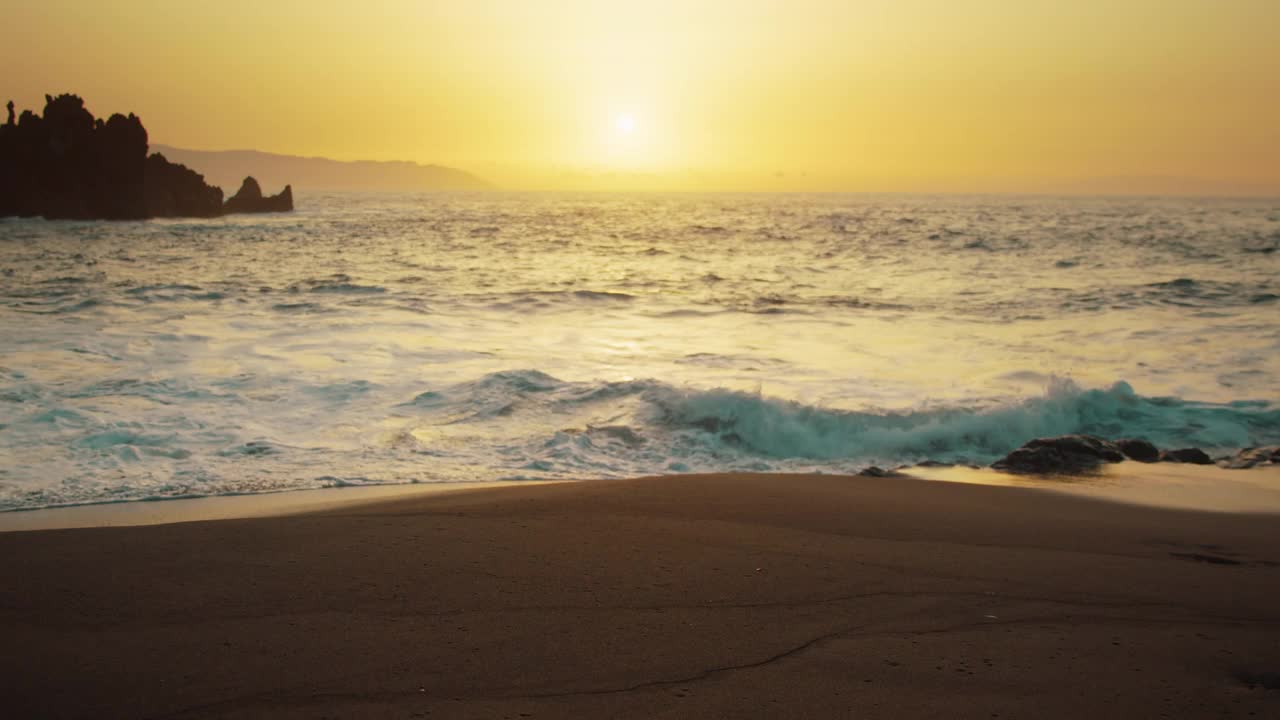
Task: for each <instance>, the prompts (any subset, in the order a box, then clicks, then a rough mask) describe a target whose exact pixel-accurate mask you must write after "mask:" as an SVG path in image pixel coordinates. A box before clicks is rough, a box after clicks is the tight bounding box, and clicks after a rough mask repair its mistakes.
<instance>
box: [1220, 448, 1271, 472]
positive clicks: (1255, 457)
mask: <svg viewBox="0 0 1280 720" xmlns="http://www.w3.org/2000/svg"><path fill="white" fill-rule="evenodd" d="M1259 465H1280V445H1268V446H1267V447H1257V448H1245V449H1244V450H1241V451H1240V452H1238V453H1236V454H1235V457H1230V458H1227V459H1226V461H1225V462H1222V466H1223V467H1226V468H1231V469H1233V470H1243V469H1246V468H1251V467H1257V466H1259Z"/></svg>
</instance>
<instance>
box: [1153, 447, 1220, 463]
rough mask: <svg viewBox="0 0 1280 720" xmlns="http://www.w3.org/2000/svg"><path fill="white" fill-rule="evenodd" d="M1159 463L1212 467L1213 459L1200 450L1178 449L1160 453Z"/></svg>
mask: <svg viewBox="0 0 1280 720" xmlns="http://www.w3.org/2000/svg"><path fill="white" fill-rule="evenodd" d="M1160 461H1161V462H1175V463H1190V464H1192V465H1212V464H1213V459H1212V458H1210V457H1209V455H1208V454H1207V453H1205V451H1203V450H1201V449H1200V448H1179V449H1177V450H1162V451H1160Z"/></svg>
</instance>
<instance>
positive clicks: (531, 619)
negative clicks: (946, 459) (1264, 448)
mask: <svg viewBox="0 0 1280 720" xmlns="http://www.w3.org/2000/svg"><path fill="white" fill-rule="evenodd" d="M1235 472H1243V471H1235ZM1277 548H1280V517H1277V516H1276V515H1260V514H1245V513H1236V514H1231V513H1223V512H1203V511H1201V512H1195V511H1188V510H1185V509H1183V510H1179V509H1170V508H1156V507H1150V506H1144V505H1138V504H1125V503H1119V502H1111V501H1105V500H1102V499H1099V498H1096V497H1085V496H1076V495H1072V494H1070V493H1066V492H1043V491H1039V490H1036V489H1032V488H1027V487H1000V486H996V485H990V484H984V485H979V484H973V483H964V482H937V481H927V480H923V479H916V478H904V477H848V476H832V475H767V474H757V475H750V474H748V475H731V474H722V475H696V476H693V475H690V476H663V477H651V478H639V479H634V480H618V481H602V482H576V483H575V482H571V483H554V484H544V485H537V486H534V485H528V484H517V485H514V486H506V487H500V488H489V489H483V490H474V491H471V492H445V493H422V494H417V495H413V496H405V497H399V498H393V499H387V500H384V501H381V502H372V503H341V504H338V505H335V506H330V507H328V508H327V509H324V510H323V511H315V512H309V513H304V514H294V515H288V516H276V517H258V518H245V519H228V520H222V521H218V522H179V523H172V524H166V525H148V526H130V527H100V528H85V529H68V530H57V531H33V532H11V533H0V573H4V574H5V576H6V577H10V578H13V581H12V582H10V583H6V584H5V585H3V586H0V633H3V634H4V635H5V636H6V637H8V638H9V639H10V643H11V647H14V648H22V651H21V652H12V653H5V654H0V674H3V676H4V677H6V678H7V679H8V680H9V682H10V687H11V688H12V690H11V691H10V693H9V697H8V698H6V707H7V708H9V711H10V712H11V713H12V714H14V716H15V717H50V718H89V717H93V718H102V717H106V718H115V717H120V718H126V717H128V718H134V717H151V718H159V717H184V718H203V717H218V718H257V717H273V718H313V717H319V716H330V717H361V718H365V717H369V718H382V717H387V718H391V717H397V718H398V717H411V716H414V715H415V714H418V715H421V716H430V717H457V718H466V717H521V716H524V717H618V718H628V717H637V718H638V717H656V716H663V717H770V718H772V717H784V718H786V717H794V718H801V717H847V716H851V715H856V716H859V717H873V718H875V717H884V718H890V717H892V718H926V717H939V716H946V717H960V718H964V717H974V718H989V717H991V716H993V715H999V716H1000V717H1046V718H1078V717H1082V716H1088V715H1095V716H1097V717H1156V716H1159V715H1160V714H1161V713H1164V714H1167V715H1169V716H1175V717H1189V718H1195V717H1249V716H1250V715H1251V714H1252V715H1253V716H1255V717H1266V716H1272V715H1274V714H1275V712H1276V710H1277V709H1280V693H1277V692H1276V691H1277V690H1280V610H1277V607H1276V604H1275V598H1276V597H1277V595H1280V551H1278V550H1277Z"/></svg>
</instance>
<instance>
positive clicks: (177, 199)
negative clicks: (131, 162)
mask: <svg viewBox="0 0 1280 720" xmlns="http://www.w3.org/2000/svg"><path fill="white" fill-rule="evenodd" d="M145 180H146V182H145V183H144V185H145V187H146V192H145V197H146V207H147V216H148V217H218V216H219V215H221V214H222V188H219V187H213V186H210V185H208V184H207V183H205V181H204V176H203V175H201V174H200V173H198V172H196V171H195V170H192V169H190V168H188V167H187V166H185V165H176V164H174V163H171V162H169V161H168V159H166V158H165V156H164V155H161V154H160V153H153V154H152V155H151V157H148V158H147V163H146V173H145Z"/></svg>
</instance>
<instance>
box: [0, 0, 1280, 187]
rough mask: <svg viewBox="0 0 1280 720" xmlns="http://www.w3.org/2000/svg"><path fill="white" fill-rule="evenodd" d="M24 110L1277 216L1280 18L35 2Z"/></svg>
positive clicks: (203, 141)
mask: <svg viewBox="0 0 1280 720" xmlns="http://www.w3.org/2000/svg"><path fill="white" fill-rule="evenodd" d="M14 5H15V7H10V8H8V9H6V10H5V11H4V13H3V15H4V18H3V20H4V22H3V25H2V26H0V62H2V63H3V67H4V72H3V77H4V81H3V83H0V89H2V90H3V91H4V92H5V93H6V94H7V95H8V96H9V97H11V98H12V99H14V100H15V101H16V102H17V103H18V105H19V107H20V108H25V107H31V108H39V107H41V106H42V105H43V96H44V94H45V93H46V92H53V93H56V92H76V93H78V94H80V95H82V96H84V97H85V98H86V101H87V103H88V105H89V107H90V109H91V110H93V111H94V112H95V113H96V114H98V115H106V114H110V113H111V112H117V111H124V112H128V111H133V112H136V113H138V114H139V115H140V116H141V117H142V119H143V121H144V122H145V123H146V125H147V128H148V130H149V131H150V134H151V139H152V141H153V142H160V143H167V144H171V145H177V146H181V147H188V148H195V149H214V150H216V149H233V148H255V149H260V150H267V151H273V152H281V153H290V154H300V155H322V156H327V157H333V158H338V159H380V160H392V159H396V160H416V161H419V162H427V163H440V164H448V165H454V166H458V167H462V168H464V169H468V170H471V171H473V172H477V173H479V174H481V175H483V176H485V177H486V178H488V179H490V180H492V181H494V182H497V183H498V184H500V185H503V186H505V187H511V188H531V189H537V188H548V189H551V188H568V187H573V188H585V189H594V188H599V189H605V188H615V187H616V188H643V189H674V190H683V189H699V190H716V189H725V190H774V189H777V190H926V191H928V190H945V191H988V190H997V191H1018V190H1029V191H1064V190H1066V191H1082V192H1089V191H1116V190H1135V189H1136V190H1142V189H1144V188H1146V189H1149V190H1156V191H1158V190H1159V189H1160V188H1166V189H1168V188H1173V189H1176V190H1181V191H1191V192H1195V191H1208V192H1219V191H1221V192H1266V193H1277V194H1280V40H1278V39H1277V38H1280V0H1073V1H1072V2H1065V1H1063V0H843V1H837V0H790V1H789V2H783V1H775V0H701V1H700V0H636V1H634V2H603V1H598V0H597V1H589V0H527V1H518V0H418V1H413V0H369V1H368V2H352V1H351V0H270V1H269V2H265V1H263V0H214V1H213V2H201V3H196V2H186V1H185V0H111V1H110V2H107V1H104V0H90V1H75V0H42V2H39V3H34V2H32V3H14Z"/></svg>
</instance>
